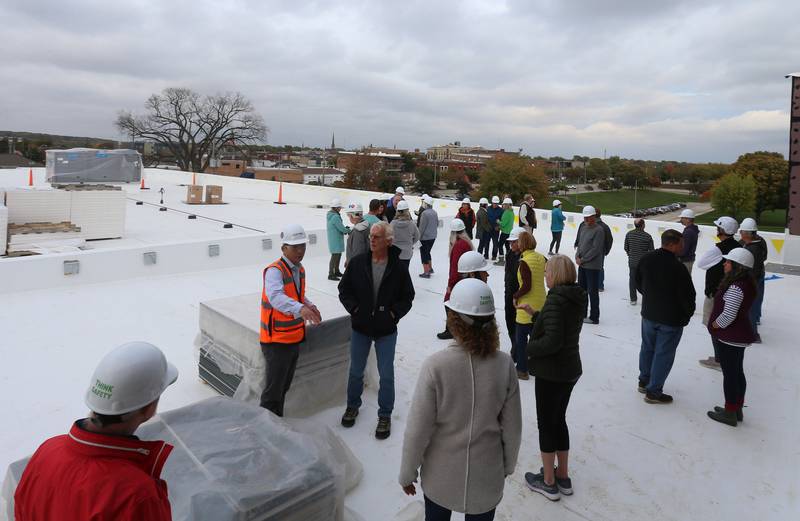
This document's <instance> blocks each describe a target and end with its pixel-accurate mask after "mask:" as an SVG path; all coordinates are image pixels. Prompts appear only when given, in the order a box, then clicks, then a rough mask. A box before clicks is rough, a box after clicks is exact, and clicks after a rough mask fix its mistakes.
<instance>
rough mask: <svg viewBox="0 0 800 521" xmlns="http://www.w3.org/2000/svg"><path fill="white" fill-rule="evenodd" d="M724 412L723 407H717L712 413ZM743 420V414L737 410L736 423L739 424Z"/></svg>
mask: <svg viewBox="0 0 800 521" xmlns="http://www.w3.org/2000/svg"><path fill="white" fill-rule="evenodd" d="M724 410H725V407H720V406H718V405H717V406H715V407H714V412H723V411H724ZM743 420H744V414H742V410H741V409H739V410H738V411H736V421H737V422H740V421H743Z"/></svg>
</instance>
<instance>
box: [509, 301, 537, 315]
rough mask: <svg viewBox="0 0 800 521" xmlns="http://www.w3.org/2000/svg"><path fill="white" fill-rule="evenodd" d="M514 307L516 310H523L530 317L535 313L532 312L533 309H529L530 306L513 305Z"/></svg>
mask: <svg viewBox="0 0 800 521" xmlns="http://www.w3.org/2000/svg"><path fill="white" fill-rule="evenodd" d="M514 307H515V308H517V309H522V310H524V311H525V312H526V313H527V314H529V315H530V316H533V315H534V313H536V311H534V310H533V308H532V307H531V305H530V304H519V305H517V304H514Z"/></svg>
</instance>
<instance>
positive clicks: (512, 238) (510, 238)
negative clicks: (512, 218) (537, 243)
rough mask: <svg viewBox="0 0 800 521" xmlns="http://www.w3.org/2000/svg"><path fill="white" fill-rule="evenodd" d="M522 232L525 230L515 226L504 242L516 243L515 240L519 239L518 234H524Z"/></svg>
mask: <svg viewBox="0 0 800 521" xmlns="http://www.w3.org/2000/svg"><path fill="white" fill-rule="evenodd" d="M524 231H525V228H523V227H522V226H515V227H514V228H511V233H509V234H508V238H507V239H506V242H508V241H516V240H517V239H519V234H520V233H522V232H524Z"/></svg>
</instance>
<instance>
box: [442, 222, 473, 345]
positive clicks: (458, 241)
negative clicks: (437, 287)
mask: <svg viewBox="0 0 800 521" xmlns="http://www.w3.org/2000/svg"><path fill="white" fill-rule="evenodd" d="M472 249H473V245H472V241H470V240H469V237H468V236H467V233H466V230H465V228H464V222H463V221H462V220H461V219H453V220H452V221H450V252H449V253H450V273H449V277H448V278H447V290H446V291H445V293H444V302H445V310H444V311H445V326H444V331H442V332H441V333H437V335H436V338H438V339H439V340H450V339H452V338H453V334H452V333H451V332H450V330H448V329H447V320H446V318H447V301H448V300H450V292H451V291H453V287H454V286H455V285H456V283H457V282H458V281H459V280H461V275H460V274H459V272H458V261H459V259H461V256H462V255H464V254H465V253H467V252H468V251H472Z"/></svg>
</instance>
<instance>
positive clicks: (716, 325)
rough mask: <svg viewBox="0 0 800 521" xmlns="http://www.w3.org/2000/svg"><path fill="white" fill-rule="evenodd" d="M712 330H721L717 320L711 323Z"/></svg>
mask: <svg viewBox="0 0 800 521" xmlns="http://www.w3.org/2000/svg"><path fill="white" fill-rule="evenodd" d="M711 329H719V324H717V321H716V320H715V321H714V322H712V323H711Z"/></svg>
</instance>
